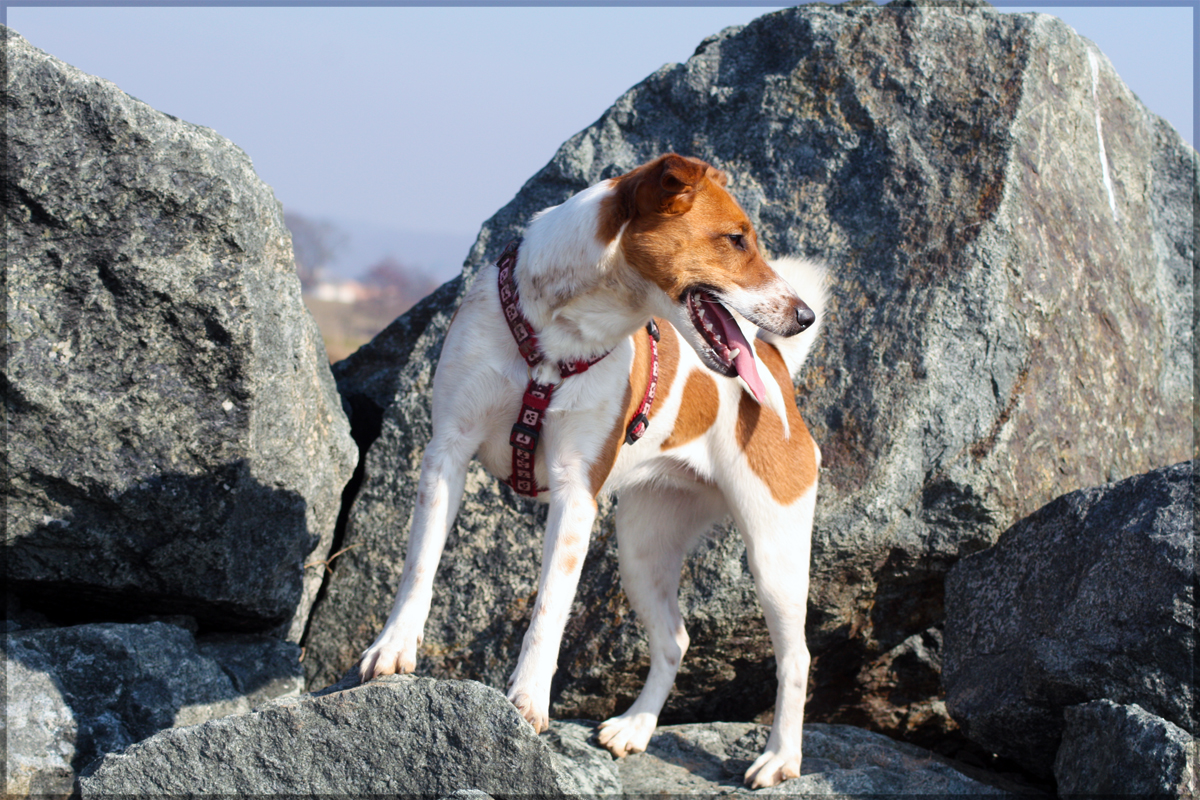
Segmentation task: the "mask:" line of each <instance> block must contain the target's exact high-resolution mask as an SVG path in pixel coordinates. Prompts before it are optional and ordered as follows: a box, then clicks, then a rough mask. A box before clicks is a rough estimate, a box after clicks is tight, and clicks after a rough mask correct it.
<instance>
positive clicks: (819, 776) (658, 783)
mask: <svg viewBox="0 0 1200 800" xmlns="http://www.w3.org/2000/svg"><path fill="white" fill-rule="evenodd" d="M769 730H770V729H769V727H768V726H765V725H755V724H753V723H746V722H742V723H729V722H714V723H709V724H691V725H669V726H666V727H663V728H660V729H659V730H658V732H657V733H656V734H655V735H654V737H653V738H652V739H651V740H650V746H649V747H648V748H647V749H646V752H645V753H639V754H637V755H633V756H627V757H625V758H624V759H622V760H621V761H620V762H619V763H620V769H621V785H622V787H623V790H624V792H625V794H626V795H627V796H633V797H651V796H657V797H661V796H667V797H674V796H680V795H703V796H708V797H713V796H716V795H734V796H744V797H760V796H763V795H778V796H785V797H797V796H811V795H821V796H829V795H832V796H836V797H880V796H884V797H887V796H896V795H923V796H926V797H938V796H961V797H975V796H994V795H1002V794H1005V793H1006V792H1008V791H1012V790H1013V787H1011V786H1009V785H1008V784H1004V783H1000V784H999V785H992V784H989V783H984V782H981V781H979V780H976V779H974V778H972V777H968V776H967V775H966V774H964V773H963V772H962V771H961V770H962V769H969V768H966V767H963V766H962V765H958V764H954V762H951V761H949V760H948V759H943V758H941V757H939V756H937V755H935V754H934V753H931V752H929V751H928V750H924V749H922V748H920V747H916V746H915V745H911V744H907V743H905V742H897V741H894V740H892V739H889V738H888V737H886V736H883V735H881V734H878V733H872V732H870V731H864V730H860V729H858V728H852V727H850V726H848V725H823V724H821V723H809V724H807V725H805V726H804V760H803V763H802V764H801V766H800V773H801V774H800V777H799V778H793V779H792V780H789V781H784V782H783V783H781V784H779V785H778V786H773V787H771V788H769V789H759V790H756V791H751V790H749V789H747V788H746V787H745V786H744V785H743V784H742V775H743V774H744V773H745V772H746V770H747V769H749V767H750V765H751V764H752V763H753V762H754V759H755V758H757V757H758V755H759V753H760V752H762V748H763V747H764V746H765V745H766V743H767V734H768V733H769Z"/></svg>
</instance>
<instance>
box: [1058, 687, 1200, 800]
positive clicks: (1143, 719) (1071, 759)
mask: <svg viewBox="0 0 1200 800" xmlns="http://www.w3.org/2000/svg"><path fill="white" fill-rule="evenodd" d="M1064 717H1065V727H1064V729H1063V737H1062V745H1061V746H1060V747H1059V748H1058V755H1057V756H1055V759H1054V778H1055V780H1056V781H1057V782H1058V793H1059V795H1060V796H1063V797H1069V796H1081V795H1082V796H1088V797H1097V796H1114V795H1121V796H1126V797H1161V798H1172V797H1178V798H1185V797H1187V798H1194V797H1195V796H1196V772H1197V758H1196V740H1195V738H1194V737H1193V736H1192V735H1191V734H1189V733H1188V732H1187V731H1185V730H1183V729H1182V728H1180V727H1178V726H1176V725H1172V724H1171V723H1170V722H1167V721H1166V720H1165V719H1162V718H1161V717H1156V716H1154V715H1153V714H1150V713H1148V712H1147V711H1146V710H1145V709H1143V708H1142V707H1141V706H1138V705H1136V704H1134V705H1118V704H1116V703H1114V702H1112V701H1111V700H1096V701H1094V702H1091V703H1084V704H1082V705H1078V706H1071V707H1070V708H1068V709H1067V710H1066V712H1065V714H1064Z"/></svg>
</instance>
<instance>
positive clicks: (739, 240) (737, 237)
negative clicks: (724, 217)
mask: <svg viewBox="0 0 1200 800" xmlns="http://www.w3.org/2000/svg"><path fill="white" fill-rule="evenodd" d="M726 237H727V238H728V239H729V241H730V242H731V243H732V244H733V246H734V247H736V248H737V249H738V250H745V249H746V238H745V237H744V236H742V234H740V233H728V234H726Z"/></svg>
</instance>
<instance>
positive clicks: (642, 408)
mask: <svg viewBox="0 0 1200 800" xmlns="http://www.w3.org/2000/svg"><path fill="white" fill-rule="evenodd" d="M520 244H521V241H520V240H519V239H518V240H516V241H513V242H510V243H509V244H508V246H507V247H505V248H504V252H503V253H501V254H500V258H499V260H498V261H497V262H496V266H497V267H498V268H499V273H498V275H497V283H498V286H499V289H500V307H501V309H502V310H503V312H504V319H505V321H506V322H508V328H509V330H510V331H512V335H513V339H514V340H515V341H516V343H517V349H518V350H520V351H521V357H522V358H524V359H525V363H526V364H528V365H529V368H530V369H531V370H532V369H534V368H535V367H537V365H538V364H541V363H542V361H543V360H544V356H543V354H542V349H541V347H539V346H538V338H537V332H536V331H534V329H533V326H532V325H530V324H529V320H527V319H525V315H524V314H522V313H521V298H520V296H519V295H518V294H517V279H516V275H515V268H516V266H517V251H518V249H519V247H520ZM646 332H647V333H648V334H649V335H650V381H649V382H648V383H647V384H646V393H645V394H644V395H643V396H642V402H641V404H640V405H639V406H638V409H637V411H636V412H635V413H634V415H633V419H632V420H630V421H629V425H628V427H627V428H626V429H625V443H626V444H633V443H634V442H636V441H637V440H638V439H640V438H642V435H643V434H644V433H645V432H646V428H647V426H648V425H649V424H650V418H649V416H648V415H649V413H650V406H651V404H652V403H653V402H654V394H655V391H656V389H657V387H658V327H657V326H656V325H655V324H654V320H650V322H649V323H648V324H647V325H646ZM606 355H608V353H603V354H601V355H598V356H596V357H595V358H592V359H580V360H578V361H560V362H558V372H559V374H560V375H561V376H562V377H563V378H568V377H570V376H572V375H578V374H579V373H581V372H586V371H587V370H588V368H589V367H591V366H592V365H593V364H595V363H596V362H597V361H599V360H600V359H602V358H604V356H606ZM554 388H555V384H552V383H538V382H537V381H536V380H534V379H533V378H532V377H530V379H529V385H528V386H526V387H525V396H524V398H522V403H521V413H520V415H519V416H518V417H517V422H516V424H515V425H513V428H512V434H511V435H510V436H509V439H508V441H509V444H510V445H512V450H513V470H512V477H510V478H509V479H508V481H507V483H508V485H509V486H511V487H512V488H513V490H514V491H515V492H516V493H517V494H523V495H525V496H527V497H537V495H538V492H539V491H543V492H544V491H546V490H545V489H544V488H543V489H539V488H538V485H537V479H536V478H534V474H533V456H534V453H535V452H536V451H537V443H538V439H539V438H540V436H541V432H542V423H543V422H544V421H545V417H546V409H547V408H549V406H550V398H551V396H552V395H553V394H554Z"/></svg>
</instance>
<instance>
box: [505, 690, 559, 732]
mask: <svg viewBox="0 0 1200 800" xmlns="http://www.w3.org/2000/svg"><path fill="white" fill-rule="evenodd" d="M508 701H509V702H510V703H512V704H513V705H514V706H516V707H517V711H518V712H519V713H520V715H521V716H522V717H524V718H525V721H526V722H528V723H529V724H530V725H532V726H533V730H534V732H536V733H541V732H542V731H545V730H547V729H549V727H550V710H549V708H547V707H546V706H544V705H542V704H539V703H537V702H536V701H534V699H533V698H532V697H530V696H529V693H528V692H525V691H522V690H519V689H514V690H510V691H509V693H508Z"/></svg>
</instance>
